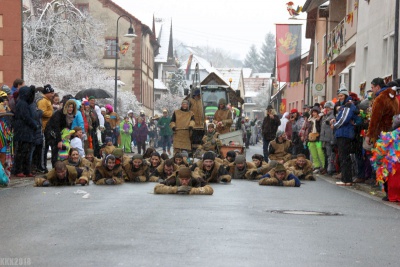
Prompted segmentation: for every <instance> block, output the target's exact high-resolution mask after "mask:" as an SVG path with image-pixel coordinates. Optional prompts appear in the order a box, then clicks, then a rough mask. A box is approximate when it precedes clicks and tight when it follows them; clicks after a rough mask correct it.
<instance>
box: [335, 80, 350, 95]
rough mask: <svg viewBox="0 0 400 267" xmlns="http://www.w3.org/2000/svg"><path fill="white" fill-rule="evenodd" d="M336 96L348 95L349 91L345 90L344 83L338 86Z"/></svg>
mask: <svg viewBox="0 0 400 267" xmlns="http://www.w3.org/2000/svg"><path fill="white" fill-rule="evenodd" d="M337 94H338V95H340V94H343V95H347V96H348V95H349V90H347V88H346V85H345V84H344V83H342V84H340V88H339V90H338V91H337Z"/></svg>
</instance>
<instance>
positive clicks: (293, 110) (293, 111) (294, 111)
mask: <svg viewBox="0 0 400 267" xmlns="http://www.w3.org/2000/svg"><path fill="white" fill-rule="evenodd" d="M292 113H298V111H297V109H295V108H293V109H292V110H291V111H290V114H292Z"/></svg>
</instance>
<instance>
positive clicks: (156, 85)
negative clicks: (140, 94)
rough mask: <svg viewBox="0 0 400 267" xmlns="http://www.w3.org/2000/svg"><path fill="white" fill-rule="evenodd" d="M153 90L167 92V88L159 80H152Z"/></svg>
mask: <svg viewBox="0 0 400 267" xmlns="http://www.w3.org/2000/svg"><path fill="white" fill-rule="evenodd" d="M154 89H155V90H168V88H167V86H165V84H164V83H163V82H162V81H161V80H159V79H154Z"/></svg>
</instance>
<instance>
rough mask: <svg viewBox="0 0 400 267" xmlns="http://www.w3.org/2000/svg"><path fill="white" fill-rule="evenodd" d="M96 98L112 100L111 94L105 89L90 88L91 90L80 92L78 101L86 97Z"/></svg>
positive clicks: (77, 96)
mask: <svg viewBox="0 0 400 267" xmlns="http://www.w3.org/2000/svg"><path fill="white" fill-rule="evenodd" d="M90 96H94V97H95V98H112V97H113V96H112V94H110V92H108V91H106V90H104V89H99V88H89V89H84V90H82V91H79V92H78V93H77V94H76V95H75V98H76V99H82V98H84V97H90Z"/></svg>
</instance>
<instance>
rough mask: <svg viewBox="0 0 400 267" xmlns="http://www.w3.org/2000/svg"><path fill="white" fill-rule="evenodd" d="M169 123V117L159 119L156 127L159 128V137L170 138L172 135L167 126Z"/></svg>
mask: <svg viewBox="0 0 400 267" xmlns="http://www.w3.org/2000/svg"><path fill="white" fill-rule="evenodd" d="M170 123H171V118H170V117H164V116H163V117H161V118H160V119H159V120H158V124H157V127H158V128H160V133H159V135H160V136H171V135H172V130H171V128H170V127H169V124H170Z"/></svg>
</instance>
